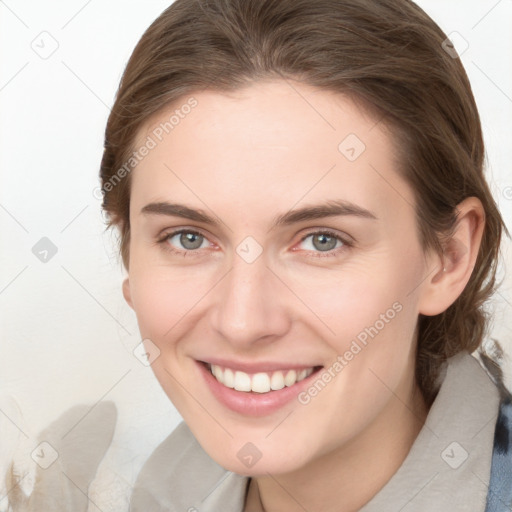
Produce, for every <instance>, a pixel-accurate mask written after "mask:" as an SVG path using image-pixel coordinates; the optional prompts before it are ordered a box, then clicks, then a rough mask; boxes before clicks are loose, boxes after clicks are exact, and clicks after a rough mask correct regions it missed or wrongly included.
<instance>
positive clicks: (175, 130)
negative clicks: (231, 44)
mask: <svg viewBox="0 0 512 512" xmlns="http://www.w3.org/2000/svg"><path fill="white" fill-rule="evenodd" d="M190 105H194V106H193V107H190ZM149 139H151V140H152V141H153V142H154V147H153V148H152V149H151V150H150V151H149V152H148V153H147V155H146V156H145V157H144V158H143V159H142V160H141V161H140V162H139V163H138V164H137V167H136V169H135V171H134V172H133V175H132V179H133V187H132V201H133V202H135V203H142V202H144V201H150V200H152V201H154V200H167V199H168V198H167V197H166V195H170V196H173V197H172V199H176V198H175V197H174V196H175V195H176V194H179V196H180V198H183V197H185V198H186V199H187V200H189V202H192V203H193V204H195V205H198V199H200V198H206V197H208V198H209V199H210V201H213V202H221V203H225V201H226V200H229V205H230V207H231V208H237V209H238V211H239V212H241V213H242V214H243V212H244V211H247V209H248V208H252V211H253V212H257V211H258V210H263V211H267V212H268V213H270V211H269V210H268V209H269V207H270V205H272V206H271V209H272V213H273V214H274V213H276V212H278V211H281V210H283V209H286V208H291V207H292V206H293V205H294V204H297V202H300V201H303V202H306V203H307V202H312V201H316V200H318V199H325V198H328V199H340V198H341V199H345V200H347V199H349V200H350V201H352V202H356V203H358V202H359V203H361V206H363V207H364V206H365V204H364V203H368V202H371V203H372V208H375V207H377V208H380V209H382V210H386V209H387V208H389V205H390V204H393V203H394V204H395V206H396V208H395V209H398V210H400V209H402V208H403V209H404V210H411V205H412V204H413V197H412V191H411V190H409V188H408V187H407V185H406V184H405V183H404V182H403V180H402V179H401V178H400V176H399V174H398V172H397V165H398V163H397V160H396V158H395V151H394V147H395V146H394V145H395V141H394V140H393V139H392V137H391V135H390V133H389V131H388V130H387V128H386V126H385V125H384V124H383V123H381V122H379V120H378V119H375V118H374V117H373V116H371V115H369V114H368V113H367V112H366V111H365V110H363V109H362V108H360V107H359V106H358V105H357V104H355V103H354V102H353V101H351V100H350V99H349V98H347V97H346V96H343V95H341V94H338V93H334V92H330V91H325V90H321V89H317V88H314V87H310V86H307V85H305V84H301V83H297V82H291V81H284V80H279V81H268V82H260V83H255V84H251V85H250V86H247V87H245V88H243V89H239V90H236V91H234V92H230V93H224V92H223V93H220V92H216V91H211V90H204V91H200V92H197V93H193V94H190V95H189V96H184V97H183V98H181V99H180V100H178V101H176V102H174V103H173V104H172V105H169V106H168V107H166V108H165V109H163V110H162V111H161V112H159V113H158V114H156V115H154V116H152V118H151V119H150V121H149V122H147V123H146V124H145V125H144V126H143V127H142V129H141V130H140V131H139V134H138V137H137V142H136V144H135V148H137V147H139V146H140V145H142V144H144V141H147V140H149ZM152 145H153V144H152ZM348 196H350V197H348ZM397 200H399V201H400V202H401V203H404V202H405V203H406V204H398V201H397ZM181 202H183V201H181ZM407 203H408V204H407ZM274 205H279V207H280V208H279V209H275V208H274ZM138 206H143V205H142V204H138ZM367 206H368V207H369V205H367ZM263 211H262V213H263ZM408 214H410V215H412V211H409V212H408Z"/></svg>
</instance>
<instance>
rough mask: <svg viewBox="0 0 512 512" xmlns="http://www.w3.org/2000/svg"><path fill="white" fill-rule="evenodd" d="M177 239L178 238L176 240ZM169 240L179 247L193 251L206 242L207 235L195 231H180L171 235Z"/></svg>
mask: <svg viewBox="0 0 512 512" xmlns="http://www.w3.org/2000/svg"><path fill="white" fill-rule="evenodd" d="M176 239H177V240H176ZM168 242H169V243H170V244H171V245H173V246H174V247H176V248H177V249H182V248H183V249H186V250H189V251H193V250H195V249H199V248H201V246H202V245H203V243H204V242H207V241H206V239H205V237H204V236H203V235H201V234H200V233H196V232H194V231H179V232H177V233H174V234H173V235H170V236H169V238H168Z"/></svg>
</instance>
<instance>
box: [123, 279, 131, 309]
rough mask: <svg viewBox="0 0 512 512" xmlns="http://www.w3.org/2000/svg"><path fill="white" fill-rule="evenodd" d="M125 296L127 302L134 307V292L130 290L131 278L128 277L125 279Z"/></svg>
mask: <svg viewBox="0 0 512 512" xmlns="http://www.w3.org/2000/svg"><path fill="white" fill-rule="evenodd" d="M122 288H123V297H124V300H125V301H126V303H127V304H128V305H129V306H130V307H131V308H132V309H133V303H132V294H131V290H130V279H129V278H128V277H127V278H126V279H125V280H124V281H123V287H122Z"/></svg>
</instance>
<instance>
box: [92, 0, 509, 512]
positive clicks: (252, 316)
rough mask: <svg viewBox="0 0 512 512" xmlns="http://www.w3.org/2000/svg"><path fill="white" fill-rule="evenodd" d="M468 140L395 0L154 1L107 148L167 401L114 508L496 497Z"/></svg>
mask: <svg viewBox="0 0 512 512" xmlns="http://www.w3.org/2000/svg"><path fill="white" fill-rule="evenodd" d="M483 158H484V147H483V141H482V133H481V126H480V122H479V117H478V111H477V108H476V105H475V102H474V98H473V95H472V92H471V88H470V85H469V82H468V79H467V76H466V74H465V71H464V69H463V67H462V65H461V63H460V60H459V59H458V58H457V55H456V53H455V51H454V48H453V46H451V45H450V44H449V41H448V40H447V37H446V35H445V34H444V33H443V32H442V31H441V30H440V29H439V27H438V26H437V25H436V24H435V23H434V22H433V21H432V20H431V19H430V18H429V17H428V16H427V15H426V14H425V13H424V12H423V11H422V10H421V9H419V8H418V7H417V6H416V5H415V4H414V3H412V2H410V1H407V0H390V1H386V2H380V1H377V0H371V1H363V0H349V1H341V0H336V1H335V0H318V1H315V2H311V0H307V1H305V0H279V1H277V0H259V1H255V0H213V1H207V0H198V1H191V0H177V1H176V2H175V3H174V4H173V5H172V6H171V7H169V8H168V9H167V10H166V11H164V12H163V13H162V14H161V16H160V17H159V18H158V19H157V20H156V21H155V22H154V23H153V24H152V25H151V26H150V27H149V29H148V30H147V31H146V33H145V34H144V35H143V37H142V38H141V40H140V42H139V43H138V45H137V47H136V48H135V50H134V52H133V54H132V56H131V58H130V60H129V62H128V65H127V67H126V70H125V73H124V75H123V78H122V81H121V84H120V87H119V91H118V94H117V97H116V102H115V104H114V107H113V109H112V112H111V115H110V117H109V120H108V123H107V128H106V134H105V151H104V156H103V160H102V165H101V179H102V190H103V192H104V202H103V206H104V209H105V211H106V213H107V215H108V216H109V222H110V225H111V226H115V227H117V228H118V229H119V231H120V234H121V254H122V257H123V262H124V265H125V267H126V269H127V271H128V277H127V279H126V280H125V282H124V283H123V292H124V296H125V298H126V300H127V302H128V303H129V304H130V306H131V307H132V308H133V309H134V311H135V313H136V315H137V319H138V323H139V328H140V332H141V335H142V338H143V340H144V341H143V345H142V352H141V354H140V356H141V357H144V358H145V359H146V360H147V363H148V364H151V366H152V369H153V371H154V373H155V375H156V377H157V379H158V380H159V382H160V384H161V385H162V388H163V389H164V391H165V392H166V393H167V395H168V396H169V398H170V399H171V400H172V402H173V404H174V405H175V406H176V408H177V410H178V411H179V412H180V414H181V415H182V417H183V419H184V423H182V424H181V425H180V426H179V427H178V428H177V429H176V430H175V431H174V432H173V433H172V434H171V435H170V436H169V438H168V439H166V440H165V441H164V442H163V443H162V445H161V446H159V447H158V448H157V450H156V451H155V452H154V453H153V454H152V456H151V457H150V459H149V460H148V462H147V463H146V465H145V467H144V468H143V470H142V472H141V474H140V475H139V479H138V482H137V484H136V487H135V489H134V492H133V495H132V505H131V506H132V510H137V511H139V510H140V511H142V510H162V511H163V510H176V511H178V510H189V511H193V510H200V511H204V510H211V511H218V510H223V511H230V512H231V511H233V512H235V511H236V512H239V511H245V512H255V511H267V512H275V511H291V512H293V511H296V510H297V511H299V510H301V511H302V510H308V511H322V512H324V511H325V512H327V511H344V512H348V511H355V510H364V511H366V512H369V511H377V510H378V511H382V510H393V511H396V510H415V511H418V510H429V511H430V510H432V511H434V510H435V511H438V510H472V511H473V510H474V511H484V510H508V508H507V507H510V506H511V505H512V497H511V493H512V491H511V484H510V480H508V477H509V475H510V471H511V464H510V460H511V456H510V455H509V450H510V440H508V439H509V438H507V432H508V430H507V429H508V426H507V421H508V420H507V418H508V417H509V416H508V414H509V409H508V408H509V407H510V396H509V394H508V392H507V391H506V389H505V388H504V386H503V384H502V382H501V380H500V369H499V366H498V365H497V364H493V363H491V360H490V359H489V358H487V357H486V356H484V360H485V361H487V362H488V366H489V368H490V369H491V375H492V377H493V379H494V382H493V381H492V380H491V378H490V376H489V375H488V374H487V373H486V372H485V370H484V369H483V368H481V367H480V365H479V364H478V362H477V361H476V360H475V358H474V357H472V356H471V355H470V353H472V352H474V351H475V350H477V349H478V348H479V347H480V346H481V345H482V342H483V341H484V335H485V328H486V318H485V315H484V312H483V310H482V306H483V304H484V302H485V300H486V299H487V298H488V297H489V296H490V294H491V293H492V291H493V289H494V284H495V283H494V281H495V271H496V261H497V256H498V251H499V244H500V237H501V232H502V229H503V222H502V219H501V216H500V214H499V212H498V210H497V207H496V205H495V202H494V200H493V199H492V196H491V194H490V192H489V188H488V186H487V184H486V182H485V178H484V175H483ZM496 350H498V349H496ZM493 454H494V456H493Z"/></svg>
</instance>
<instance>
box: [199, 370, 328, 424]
mask: <svg viewBox="0 0 512 512" xmlns="http://www.w3.org/2000/svg"><path fill="white" fill-rule="evenodd" d="M196 363H197V365H198V366H199V371H200V372H201V374H202V375H203V377H204V379H205V381H206V383H207V385H208V387H209V388H210V391H211V392H212V393H213V395H214V396H215V398H217V400H218V401H219V402H220V403H221V404H223V405H225V406H226V407H227V408H228V409H231V410H232V411H235V412H237V413H239V414H244V415H245V416H265V415H267V414H272V413H273V412H275V411H277V410H279V409H280V408H281V407H283V406H284V405H286V404H287V403H288V402H290V401H292V400H293V399H294V398H297V395H298V394H299V393H300V392H301V391H303V390H304V389H305V388H307V387H308V386H309V384H310V382H311V380H312V379H313V378H315V377H316V375H317V373H318V372H319V371H320V369H318V370H316V371H314V372H313V373H312V374H311V375H309V377H306V378H305V379H303V380H301V381H300V382H296V383H295V384H293V386H289V387H286V386H285V387H284V388H283V389H279V390H277V391H269V392H268V393H255V392H253V391H249V392H246V391H237V390H236V389H231V388H228V387H226V386H224V385H223V384H221V383H220V382H219V381H218V380H217V379H216V378H215V377H214V376H213V375H212V373H211V372H210V370H209V369H208V368H207V366H206V364H205V363H202V362H199V361H196Z"/></svg>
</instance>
